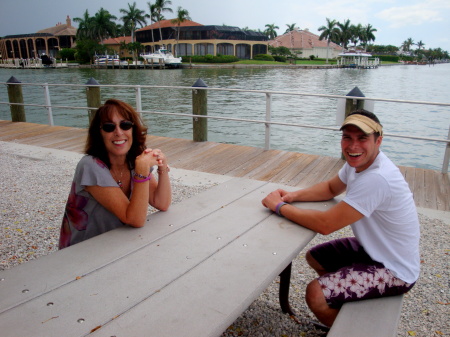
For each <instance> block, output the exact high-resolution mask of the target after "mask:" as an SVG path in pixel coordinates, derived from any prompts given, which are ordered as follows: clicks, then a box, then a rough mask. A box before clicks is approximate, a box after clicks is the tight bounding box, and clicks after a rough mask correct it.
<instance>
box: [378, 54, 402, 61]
mask: <svg viewBox="0 0 450 337" xmlns="http://www.w3.org/2000/svg"><path fill="white" fill-rule="evenodd" d="M372 56H373V57H378V58H379V59H380V61H385V62H398V59H399V57H398V56H394V55H372Z"/></svg>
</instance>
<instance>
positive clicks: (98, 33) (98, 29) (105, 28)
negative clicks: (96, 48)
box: [91, 7, 117, 42]
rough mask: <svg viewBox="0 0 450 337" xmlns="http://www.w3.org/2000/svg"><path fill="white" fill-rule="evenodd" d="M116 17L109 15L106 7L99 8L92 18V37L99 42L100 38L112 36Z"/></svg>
mask: <svg viewBox="0 0 450 337" xmlns="http://www.w3.org/2000/svg"><path fill="white" fill-rule="evenodd" d="M116 19H117V17H115V16H114V15H111V14H110V13H109V12H108V11H107V10H106V9H103V7H102V8H100V9H99V10H98V12H97V13H95V15H94V17H93V18H92V26H91V32H92V37H93V38H94V39H95V40H97V41H99V42H101V41H102V40H104V39H106V38H109V37H110V36H114V34H115V32H116V23H115V22H114V21H113V20H116Z"/></svg>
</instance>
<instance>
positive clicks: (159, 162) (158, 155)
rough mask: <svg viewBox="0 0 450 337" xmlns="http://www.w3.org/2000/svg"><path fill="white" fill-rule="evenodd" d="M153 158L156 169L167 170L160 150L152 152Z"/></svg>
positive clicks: (165, 160)
mask: <svg viewBox="0 0 450 337" xmlns="http://www.w3.org/2000/svg"><path fill="white" fill-rule="evenodd" d="M153 156H154V157H155V158H156V162H157V164H156V165H158V169H160V170H165V169H166V168H167V158H166V156H165V154H164V153H163V152H162V151H161V150H160V149H154V150H153Z"/></svg>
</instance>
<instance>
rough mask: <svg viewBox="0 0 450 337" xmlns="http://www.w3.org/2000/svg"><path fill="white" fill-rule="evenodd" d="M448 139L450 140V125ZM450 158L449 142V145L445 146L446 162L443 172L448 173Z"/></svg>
mask: <svg viewBox="0 0 450 337" xmlns="http://www.w3.org/2000/svg"><path fill="white" fill-rule="evenodd" d="M447 139H448V140H449V141H450V126H449V128H448V136H447ZM449 160H450V142H448V143H447V146H446V147H445V154H444V163H443V164H442V173H448V162H449Z"/></svg>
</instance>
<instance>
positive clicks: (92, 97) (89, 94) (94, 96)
mask: <svg viewBox="0 0 450 337" xmlns="http://www.w3.org/2000/svg"><path fill="white" fill-rule="evenodd" d="M86 85H87V87H86V98H87V105H88V107H89V108H95V109H89V110H88V116H89V123H90V122H91V120H92V118H94V113H95V111H96V110H97V109H96V108H98V107H99V106H100V105H101V99H100V85H99V83H98V82H97V81H96V80H95V79H94V78H93V77H91V78H90V79H89V81H87V82H86Z"/></svg>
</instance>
